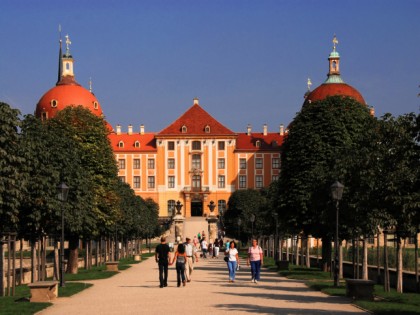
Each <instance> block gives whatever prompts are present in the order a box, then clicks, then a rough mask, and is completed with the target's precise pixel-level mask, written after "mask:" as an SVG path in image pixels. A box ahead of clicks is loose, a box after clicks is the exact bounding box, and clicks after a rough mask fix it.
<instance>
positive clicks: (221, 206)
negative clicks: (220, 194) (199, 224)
mask: <svg viewBox="0 0 420 315" xmlns="http://www.w3.org/2000/svg"><path fill="white" fill-rule="evenodd" d="M217 209H218V210H219V214H222V213H225V212H226V200H219V201H218V202H217Z"/></svg>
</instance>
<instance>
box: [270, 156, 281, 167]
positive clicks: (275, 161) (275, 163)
mask: <svg viewBox="0 0 420 315" xmlns="http://www.w3.org/2000/svg"><path fill="white" fill-rule="evenodd" d="M271 161H272V167H273V168H280V159H279V158H273V159H272V160H271Z"/></svg>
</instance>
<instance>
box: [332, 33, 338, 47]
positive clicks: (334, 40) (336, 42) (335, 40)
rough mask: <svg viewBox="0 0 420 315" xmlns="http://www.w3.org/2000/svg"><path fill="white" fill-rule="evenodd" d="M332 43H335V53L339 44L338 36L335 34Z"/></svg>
mask: <svg viewBox="0 0 420 315" xmlns="http://www.w3.org/2000/svg"><path fill="white" fill-rule="evenodd" d="M332 42H333V49H334V51H335V49H336V47H337V44H338V39H337V36H335V34H334V37H333V40H332Z"/></svg>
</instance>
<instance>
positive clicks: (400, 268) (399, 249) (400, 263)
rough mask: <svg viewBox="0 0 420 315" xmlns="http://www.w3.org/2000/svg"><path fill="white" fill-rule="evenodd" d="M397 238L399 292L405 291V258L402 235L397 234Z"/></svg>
mask: <svg viewBox="0 0 420 315" xmlns="http://www.w3.org/2000/svg"><path fill="white" fill-rule="evenodd" d="M396 239H397V292H398V293H403V259H402V246H401V237H399V236H396Z"/></svg>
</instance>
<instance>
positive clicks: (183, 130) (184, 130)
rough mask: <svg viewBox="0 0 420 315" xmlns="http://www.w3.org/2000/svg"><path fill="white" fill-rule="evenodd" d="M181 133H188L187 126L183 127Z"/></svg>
mask: <svg viewBox="0 0 420 315" xmlns="http://www.w3.org/2000/svg"><path fill="white" fill-rule="evenodd" d="M181 132H182V133H187V126H185V125H183V126H182V127H181Z"/></svg>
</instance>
